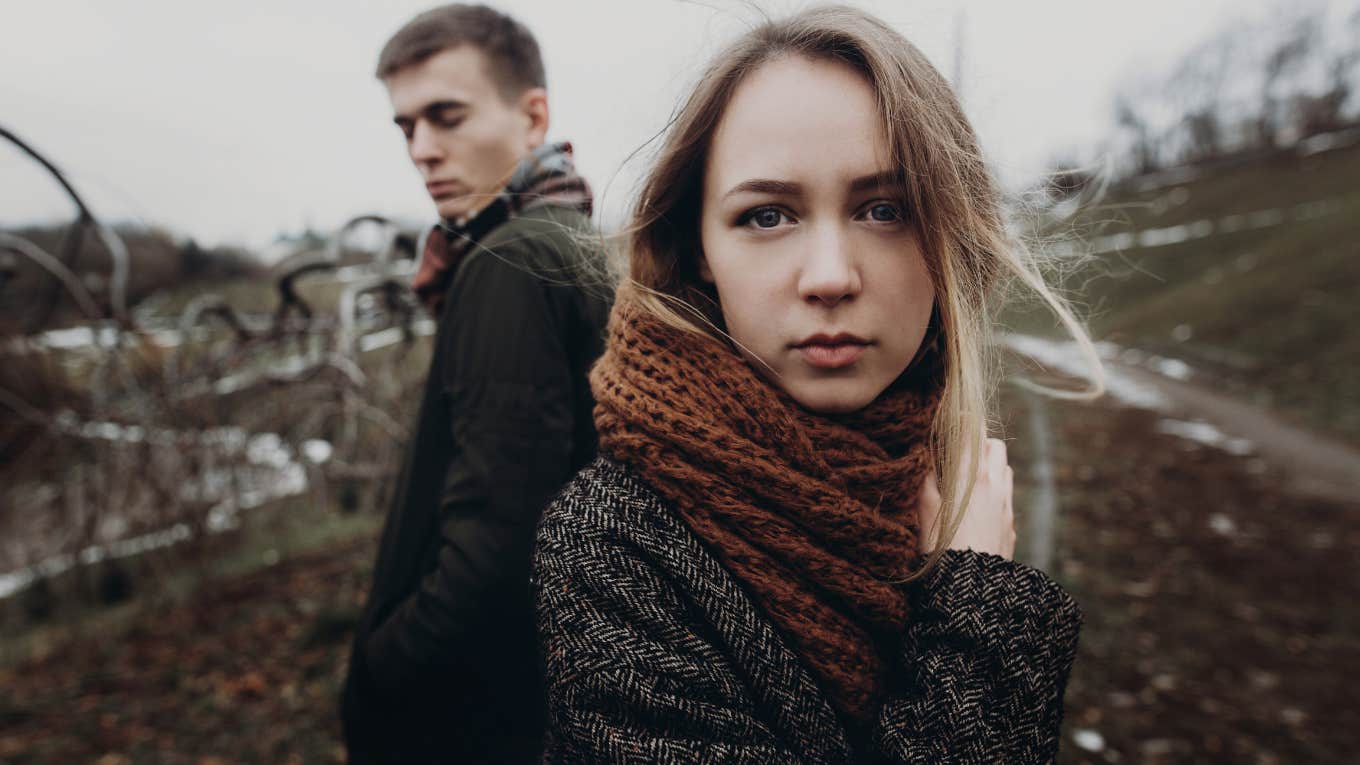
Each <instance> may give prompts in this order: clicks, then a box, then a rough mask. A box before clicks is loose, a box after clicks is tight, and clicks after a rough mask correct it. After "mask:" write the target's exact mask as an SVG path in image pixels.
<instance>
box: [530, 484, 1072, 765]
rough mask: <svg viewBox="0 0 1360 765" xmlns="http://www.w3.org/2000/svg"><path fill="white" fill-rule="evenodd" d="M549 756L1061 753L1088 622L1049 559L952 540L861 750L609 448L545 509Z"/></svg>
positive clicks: (542, 587) (1039, 757) (752, 610)
mask: <svg viewBox="0 0 1360 765" xmlns="http://www.w3.org/2000/svg"><path fill="white" fill-rule="evenodd" d="M534 576H535V586H536V590H537V596H538V618H539V630H540V634H541V637H542V640H543V648H544V651H545V658H546V668H547V683H548V705H549V714H550V734H549V739H550V740H549V745H548V751H547V754H546V756H545V757H546V761H547V762H552V763H597V762H610V763H612V762H619V763H709V762H712V763H718V762H722V763H734V762H735V763H765V762H769V763H846V762H852V761H881V760H882V759H885V758H886V759H887V760H888V761H891V762H901V763H927V762H929V763H942V762H958V763H998V762H1016V763H1033V762H1047V761H1050V760H1052V759H1053V757H1054V755H1055V753H1056V751H1057V744H1058V725H1059V723H1060V721H1061V717H1062V691H1063V687H1064V684H1065V682H1066V678H1067V674H1068V671H1069V669H1070V667H1071V662H1072V657H1073V653H1074V651H1075V647H1076V637H1077V631H1078V629H1079V627H1080V620H1081V619H1080V612H1079V610H1078V609H1077V607H1076V604H1075V603H1074V602H1073V601H1072V600H1071V599H1070V598H1069V597H1068V596H1067V595H1066V593H1064V592H1063V591H1062V590H1061V588H1059V587H1058V586H1057V585H1056V584H1055V583H1053V582H1052V581H1050V580H1049V579H1048V578H1047V577H1045V576H1044V575H1043V574H1042V573H1040V572H1038V571H1035V570H1033V569H1029V568H1026V567H1024V566H1020V565H1018V564H1015V563H1011V562H1009V561H1005V560H1003V559H1001V558H997V557H995V556H986V555H981V554H977V553H954V552H951V553H949V554H947V555H945V556H944V558H943V559H942V560H941V562H940V566H939V567H938V568H936V569H934V570H933V571H932V572H930V574H929V575H928V576H927V577H925V578H924V579H923V580H922V581H921V582H920V583H918V584H917V585H915V586H913V587H912V598H913V600H915V601H916V602H917V606H916V609H919V610H914V613H915V614H917V615H919V620H917V618H918V617H915V616H914V617H913V618H914V621H913V622H912V625H911V626H910V627H909V628H908V632H907V634H906V636H905V639H904V641H903V655H902V661H903V666H904V667H905V668H906V672H905V673H904V674H903V676H902V677H900V678H899V682H897V683H896V685H895V687H894V688H893V689H892V690H893V694H892V695H891V697H890V701H889V702H888V703H887V704H886V705H885V707H884V709H883V711H882V714H881V715H880V717H879V727H878V730H877V731H876V733H875V736H874V738H875V742H876V744H877V745H878V747H879V751H878V752H876V753H872V754H871V753H860V754H859V756H858V757H853V756H852V754H851V752H850V749H849V745H848V744H847V738H846V734H845V731H844V729H843V727H842V725H841V723H840V722H839V720H838V719H837V717H836V714H835V713H834V712H833V711H832V708H831V706H830V704H829V703H828V701H827V698H826V695H825V694H824V693H823V691H822V690H821V689H820V688H818V687H817V685H816V683H815V681H814V680H813V679H812V676H811V675H810V674H809V673H808V672H807V670H806V669H805V668H804V667H803V666H802V665H801V664H800V663H799V661H798V659H797V657H796V655H795V654H794V653H793V652H792V651H791V650H790V649H789V647H788V646H787V644H786V643H785V642H784V641H783V640H782V639H781V638H780V636H779V634H778V633H777V632H776V631H775V628H774V626H773V625H772V624H771V623H770V622H769V621H768V620H767V619H766V618H765V617H764V616H763V615H762V614H761V613H760V612H759V611H758V610H757V609H756V607H755V606H754V605H753V603H752V601H751V600H750V599H749V598H748V597H747V595H746V594H745V593H744V592H743V591H742V590H741V589H740V588H739V587H738V586H737V584H736V583H735V581H734V580H733V579H732V577H731V576H730V575H729V574H728V573H727V572H726V571H724V570H723V569H722V567H721V566H720V565H719V564H718V562H717V561H716V560H715V559H714V558H713V556H712V555H711V554H709V553H708V552H707V551H706V550H705V549H704V548H703V547H702V545H701V544H700V543H699V541H698V539H697V538H696V537H695V536H694V535H693V534H692V533H691V532H690V531H689V530H688V528H687V527H686V526H685V525H684V524H683V523H682V522H681V521H680V520H679V518H678V517H677V516H676V515H675V513H674V512H673V511H672V510H671V509H669V508H667V507H665V506H664V505H663V504H662V503H661V502H660V501H659V499H658V498H657V496H656V495H655V494H654V493H653V492H651V491H650V490H649V489H648V488H647V487H646V486H645V485H644V484H643V483H641V482H640V481H639V480H637V479H636V478H635V477H634V476H632V475H631V474H630V473H629V472H628V470H627V469H626V468H624V467H622V466H620V465H618V464H616V463H613V462H611V461H609V460H607V459H603V458H601V459H600V460H597V461H596V462H595V463H594V464H593V465H592V466H590V467H588V468H587V469H586V470H584V471H582V472H581V473H580V474H579V475H578V476H577V478H576V480H575V481H574V482H573V483H572V484H570V485H569V486H568V487H567V488H566V489H565V490H564V491H563V493H562V494H561V495H560V496H559V497H558V499H557V501H556V502H555V503H554V504H553V505H552V506H551V507H550V508H549V509H548V510H547V511H546V512H545V514H544V516H543V521H542V525H541V526H540V528H539V536H538V551H537V555H536V559H535V575H534Z"/></svg>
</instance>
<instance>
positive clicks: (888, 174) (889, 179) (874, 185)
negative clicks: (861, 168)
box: [850, 170, 899, 193]
mask: <svg viewBox="0 0 1360 765" xmlns="http://www.w3.org/2000/svg"><path fill="white" fill-rule="evenodd" d="M898 185H899V184H898V179H897V173H894V172H893V171H891V170H884V171H882V172H879V173H872V174H870V175H862V176H860V177H858V178H856V179H855V180H853V181H850V191H851V192H852V193H857V192H861V191H873V190H874V189H881V188H888V187H896V186H898Z"/></svg>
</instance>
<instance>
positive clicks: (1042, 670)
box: [876, 551, 1082, 763]
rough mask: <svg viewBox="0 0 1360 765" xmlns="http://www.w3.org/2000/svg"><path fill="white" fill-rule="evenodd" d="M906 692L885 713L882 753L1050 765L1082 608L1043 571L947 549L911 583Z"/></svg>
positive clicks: (926, 759)
mask: <svg viewBox="0 0 1360 765" xmlns="http://www.w3.org/2000/svg"><path fill="white" fill-rule="evenodd" d="M913 605H914V608H913V611H912V622H911V626H910V627H909V628H908V630H907V635H906V640H905V641H904V646H903V655H902V661H903V664H904V667H905V670H906V672H905V674H906V678H905V679H906V692H905V694H904V695H901V696H898V697H895V698H893V699H892V700H891V701H889V702H888V703H887V704H886V705H885V706H884V709H883V712H882V714H881V715H880V718H879V725H878V729H877V731H876V738H878V743H879V749H880V751H882V752H883V753H884V754H885V755H887V756H888V757H889V758H890V759H891V761H893V762H900V763H954V762H959V763H973V762H979V763H981V762H1007V763H1048V762H1052V761H1053V760H1054V759H1055V758H1056V757H1057V752H1058V740H1059V728H1060V726H1061V724H1062V710H1063V691H1064V689H1065V687H1066V684H1067V676H1068V673H1069V672H1070V670H1071V668H1072V661H1073V657H1074V655H1075V653H1076V647H1077V633H1078V631H1079V630H1080V629H1081V620H1082V617H1081V610H1080V609H1079V608H1078V606H1077V604H1076V602H1075V601H1073V600H1072V598H1071V597H1070V596H1069V595H1068V594H1067V593H1066V592H1064V591H1063V589H1062V588H1061V587H1060V586H1058V584H1057V583H1056V582H1054V581H1052V580H1051V579H1049V578H1048V577H1047V576H1045V575H1044V574H1043V573H1042V572H1040V571H1038V570H1037V569H1033V568H1029V567H1027V566H1024V565H1021V564H1018V563H1014V562H1012V561H1008V560H1005V559H1004V558H1000V557H998V556H995V555H989V554H985V553H977V552H971V551H949V552H947V553H945V554H944V555H943V556H942V557H941V559H940V561H939V564H938V565H937V566H936V567H935V568H934V569H932V570H931V571H929V572H928V573H927V574H926V576H925V577H923V578H922V579H921V580H919V581H918V582H916V583H914V585H913Z"/></svg>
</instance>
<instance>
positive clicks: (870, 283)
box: [700, 55, 935, 413]
mask: <svg viewBox="0 0 1360 765" xmlns="http://www.w3.org/2000/svg"><path fill="white" fill-rule="evenodd" d="M887 146H888V142H887V136H885V135H884V133H883V129H882V126H881V124H880V120H879V118H878V109H877V106H876V104H875V102H874V93H873V90H872V89H870V87H869V84H868V82H867V81H865V79H864V78H863V76H862V75H860V74H859V73H858V72H856V71H855V70H854V69H851V68H850V67H849V66H847V65H845V64H841V63H837V62H832V61H825V60H811V59H808V58H804V57H802V56H794V55H790V56H785V57H783V58H779V59H776V60H774V61H771V62H769V63H766V64H764V65H762V66H761V67H760V68H759V69H757V70H756V71H754V72H752V73H751V74H750V75H749V76H747V78H746V79H745V81H744V82H742V84H741V85H739V86H738V87H737V90H736V92H735V93H734V94H733V97H732V101H731V102H730V103H729V104H728V106H727V110H726V112H725V113H724V114H723V117H722V120H721V122H720V123H719V125H718V129H717V131H716V133H715V134H714V136H713V143H712V145H711V148H710V151H709V156H708V166H707V168H706V169H705V178H704V191H703V194H704V199H703V213H702V221H701V224H700V227H701V231H700V235H701V238H702V242H703V261H702V262H701V264H700V273H701V275H702V276H703V278H704V279H705V280H707V281H709V282H711V283H712V284H713V285H714V287H715V288H716V290H717V293H718V299H719V302H720V304H721V307H722V313H723V318H724V319H725V321H726V323H727V331H728V334H730V335H731V336H732V337H733V339H734V340H736V342H737V343H738V345H739V347H740V348H741V350H742V352H743V353H745V354H746V356H747V357H748V358H750V359H751V361H752V362H753V364H754V365H755V367H756V368H757V369H759V370H760V371H761V372H762V373H763V374H765V375H766V376H767V377H768V378H769V379H770V380H771V381H772V382H773V383H774V384H775V385H778V386H779V387H780V388H782V389H783V390H785V391H786V392H788V394H789V395H790V396H792V397H793V398H794V400H796V401H797V402H798V403H800V404H802V405H803V406H804V407H806V408H808V409H810V410H812V411H816V412H827V413H831V412H850V411H854V410H856V409H860V408H862V407H864V406H865V405H867V404H868V403H869V402H871V401H873V400H874V398H875V397H877V396H878V394H879V393H882V392H883V390H884V389H885V388H887V387H888V385H890V384H891V383H892V382H893V380H895V379H897V377H898V375H900V374H901V373H902V372H903V371H904V370H905V369H906V368H907V365H908V364H910V363H911V360H912V358H913V357H914V356H915V355H916V351H917V349H918V348H919V347H920V345H921V340H922V338H923V337H924V336H925V331H926V325H927V323H928V322H929V320H930V313H931V307H932V305H933V304H934V300H935V291H934V288H933V286H932V285H931V282H930V277H929V275H928V274H927V271H926V264H925V258H924V256H923V254H922V251H921V245H920V241H919V239H918V237H917V234H916V229H915V226H914V224H913V221H912V214H911V211H910V210H907V209H906V208H905V206H904V202H903V200H902V199H901V198H900V193H899V191H898V190H897V188H896V186H895V184H894V183H893V173H892V172H891V170H892V169H891V167H890V166H889V164H888V162H887Z"/></svg>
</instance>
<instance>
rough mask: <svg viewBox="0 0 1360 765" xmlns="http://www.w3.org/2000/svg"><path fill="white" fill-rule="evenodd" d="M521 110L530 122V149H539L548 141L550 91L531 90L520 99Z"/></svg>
mask: <svg viewBox="0 0 1360 765" xmlns="http://www.w3.org/2000/svg"><path fill="white" fill-rule="evenodd" d="M519 110H520V113H521V114H523V115H524V118H525V119H526V120H527V121H528V125H529V131H528V143H529V146H528V149H529V150H530V151H532V150H534V149H537V148H538V147H539V146H542V145H543V142H544V141H546V140H548V91H547V90H544V89H543V88H529V89H528V90H526V91H524V93H523V95H521V96H520V97H519Z"/></svg>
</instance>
